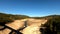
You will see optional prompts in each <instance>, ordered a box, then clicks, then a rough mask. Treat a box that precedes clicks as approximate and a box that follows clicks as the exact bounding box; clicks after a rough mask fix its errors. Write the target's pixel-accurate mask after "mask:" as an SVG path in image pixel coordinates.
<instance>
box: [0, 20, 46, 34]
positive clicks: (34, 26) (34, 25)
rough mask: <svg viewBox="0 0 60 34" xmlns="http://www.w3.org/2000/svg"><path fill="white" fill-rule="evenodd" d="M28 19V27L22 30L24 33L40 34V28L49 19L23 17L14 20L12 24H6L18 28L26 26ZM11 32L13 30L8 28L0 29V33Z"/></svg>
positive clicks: (6, 33)
mask: <svg viewBox="0 0 60 34" xmlns="http://www.w3.org/2000/svg"><path fill="white" fill-rule="evenodd" d="M26 20H27V25H28V27H26V28H25V29H24V30H23V31H22V33H23V34H40V33H41V32H39V29H40V26H41V24H44V23H46V22H47V20H44V19H41V20H37V19H22V20H15V21H14V22H12V23H10V24H6V25H7V26H9V27H11V28H13V29H15V30H17V29H19V28H22V27H24V21H26ZM9 32H11V30H9V29H7V28H6V29H5V30H2V31H0V34H8V33H9Z"/></svg>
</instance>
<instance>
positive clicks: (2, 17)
mask: <svg viewBox="0 0 60 34" xmlns="http://www.w3.org/2000/svg"><path fill="white" fill-rule="evenodd" d="M24 18H29V16H26V15H12V14H5V13H0V23H7V22H12V21H14V20H20V19H24Z"/></svg>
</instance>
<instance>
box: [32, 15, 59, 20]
mask: <svg viewBox="0 0 60 34" xmlns="http://www.w3.org/2000/svg"><path fill="white" fill-rule="evenodd" d="M31 18H35V19H51V18H60V15H48V16H44V17H31Z"/></svg>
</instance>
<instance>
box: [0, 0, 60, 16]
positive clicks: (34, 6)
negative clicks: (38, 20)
mask: <svg viewBox="0 0 60 34" xmlns="http://www.w3.org/2000/svg"><path fill="white" fill-rule="evenodd" d="M0 12H2V13H8V14H22V15H28V16H47V15H53V14H57V15H60V0H0Z"/></svg>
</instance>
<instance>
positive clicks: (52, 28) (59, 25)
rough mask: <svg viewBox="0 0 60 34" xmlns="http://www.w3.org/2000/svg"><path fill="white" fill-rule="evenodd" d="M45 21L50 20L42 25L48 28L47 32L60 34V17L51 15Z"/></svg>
mask: <svg viewBox="0 0 60 34" xmlns="http://www.w3.org/2000/svg"><path fill="white" fill-rule="evenodd" d="M45 19H48V21H47V23H46V24H44V25H42V26H43V27H46V31H45V32H47V33H48V34H60V15H50V16H47V17H45Z"/></svg>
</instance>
